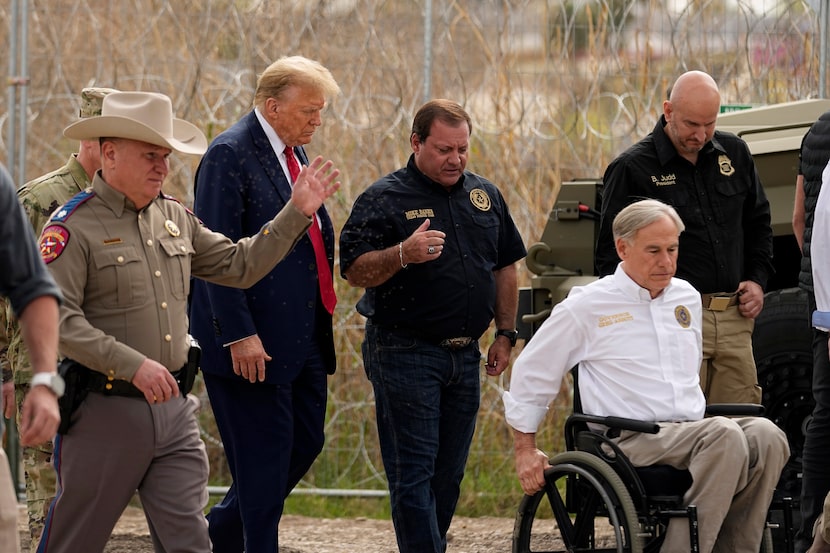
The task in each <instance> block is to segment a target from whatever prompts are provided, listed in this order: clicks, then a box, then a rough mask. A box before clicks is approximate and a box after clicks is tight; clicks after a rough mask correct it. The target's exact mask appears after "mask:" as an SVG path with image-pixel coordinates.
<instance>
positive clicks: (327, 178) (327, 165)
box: [291, 156, 340, 217]
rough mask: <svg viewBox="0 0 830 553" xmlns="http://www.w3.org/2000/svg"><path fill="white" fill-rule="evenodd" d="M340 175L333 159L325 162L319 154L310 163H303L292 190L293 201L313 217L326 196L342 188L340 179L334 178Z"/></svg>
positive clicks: (302, 210) (304, 212)
mask: <svg viewBox="0 0 830 553" xmlns="http://www.w3.org/2000/svg"><path fill="white" fill-rule="evenodd" d="M338 175H340V170H339V169H336V168H335V167H334V163H333V162H332V161H331V160H328V161H326V162H323V157H322V156H317V157H316V158H315V159H314V161H312V162H311V163H310V164H309V165H307V166H306V165H303V166H302V168H301V169H300V174H299V175H298V176H297V181H296V182H295V183H294V189H293V191H292V192H291V201H292V202H293V203H294V205H295V206H296V207H297V209H299V210H300V211H301V212H302V213H303V214H305V215H306V216H308V217H311V215H312V214H314V212H316V211H317V210H318V209H320V206H321V205H323V202H324V201H325V200H326V198H328V197H329V196H331V195H332V194H334V193H335V192H337V190H338V189H339V188H340V181H335V180H334V179H336V178H337V177H338Z"/></svg>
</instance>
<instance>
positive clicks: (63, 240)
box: [40, 225, 69, 265]
mask: <svg viewBox="0 0 830 553" xmlns="http://www.w3.org/2000/svg"><path fill="white" fill-rule="evenodd" d="M68 243H69V230H67V228H66V227H63V226H61V225H49V226H47V227H46V228H45V229H43V232H42V233H41V234H40V257H41V258H43V262H44V263H46V264H47V265H48V264H49V263H51V262H52V261H54V260H56V259H57V258H58V257H60V255H61V253H63V250H64V249H65V248H66V244H68Z"/></svg>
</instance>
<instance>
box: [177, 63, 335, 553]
mask: <svg viewBox="0 0 830 553" xmlns="http://www.w3.org/2000/svg"><path fill="white" fill-rule="evenodd" d="M339 92H340V88H339V86H338V85H337V83H336V81H335V80H334V78H333V77H332V75H331V73H330V72H329V71H328V70H327V69H326V68H325V67H323V66H322V65H320V64H319V63H317V62H315V61H312V60H309V59H306V58H304V57H301V56H292V57H284V58H280V59H279V60H277V61H276V62H274V63H273V64H271V65H270V66H269V67H268V68H267V69H266V70H265V72H264V73H263V74H262V75H261V76H260V77H259V79H258V81H257V88H256V93H255V97H254V109H253V111H251V112H250V113H248V114H247V115H245V116H244V117H243V118H242V119H241V120H239V121H238V122H237V123H236V124H234V125H233V126H232V127H231V128H229V129H228V130H226V131H225V132H223V133H221V134H220V135H219V136H217V137H216V139H214V141H213V142H212V143H211V145H210V147H209V148H208V150H207V153H205V155H204V157H203V158H202V161H201V163H200V165H199V168H198V170H197V173H196V194H195V195H196V198H195V211H196V214H197V215H198V216H199V217H200V218H201V219H202V221H204V223H205V224H206V225H207V226H208V227H209V228H211V229H213V230H216V231H219V232H222V233H224V234H226V235H227V236H229V237H231V238H232V239H234V240H237V239H239V238H241V237H243V236H249V235H252V234H256V233H257V231H259V229H260V228H261V227H262V225H263V224H264V223H266V222H267V221H269V220H270V219H271V218H272V217H273V216H274V214H275V213H277V212H278V211H279V210H280V209H282V208H283V206H284V205H285V204H286V203H287V202H288V199H289V198H290V197H291V186H292V182H293V179H292V175H294V174H295V171H299V166H298V162H297V161H298V160H299V163H300V164H303V165H307V164H308V158H307V157H306V153H305V151H304V149H303V146H304V145H305V144H308V143H309V142H310V141H311V137H312V136H313V134H314V131H315V130H316V129H317V127H319V126H320V124H321V117H320V114H321V111H322V109H323V107H324V106H325V104H326V100H327V99H330V98H331V97H333V96H335V95H336V94H338V93H339ZM315 234H316V236H315ZM314 242H316V245H315V243H314ZM333 259H334V231H333V228H332V223H331V219H330V218H329V216H328V214H327V213H326V210H325V208H323V207H321V208H320V210H319V211H318V212H317V217H316V218H315V220H314V222H313V223H312V225H311V228H310V229H309V232H308V234H307V235H306V236H305V237H304V238H302V239H301V240H300V242H299V243H298V244H297V246H296V247H295V248H294V251H292V252H291V253H290V254H289V255H288V256H287V257H286V258H285V260H284V261H283V262H282V263H280V264H279V265H277V267H276V268H275V269H274V270H273V271H271V273H269V274H268V275H267V276H266V277H265V278H263V279H262V280H261V281H259V282H258V283H257V284H256V285H254V286H253V287H251V288H249V289H247V290H237V289H232V288H227V287H223V286H217V285H213V284H206V283H202V282H201V281H196V282H195V284H194V287H193V296H192V307H191V319H190V322H191V334H193V336H194V337H195V338H196V339H197V340H199V342H200V344H201V346H202V351H203V356H202V371H203V373H204V380H205V386H206V388H207V392H208V396H209V398H210V403H211V407H212V409H213V413H214V416H215V418H216V424H217V427H218V429H219V434H220V436H221V438H222V442H223V444H224V448H225V455H226V457H227V460H228V466H229V468H230V472H231V476H232V477H233V484H232V485H231V488H230V490H229V491H228V493H227V495H226V496H225V497H224V499H223V500H222V501H221V502H220V503H218V504H217V505H216V506H214V507H213V508H212V509H211V511H210V513H208V516H207V518H208V522H209V525H210V537H211V540H212V541H213V548H214V549H213V551H214V552H215V553H242V551H243V550H244V551H245V552H246V553H276V552H277V550H278V537H277V527H278V525H279V520H280V517H281V515H282V510H283V505H284V501H285V498H286V497H287V496H288V494H289V492H290V491H291V490H292V489H293V488H294V486H295V485H296V484H297V483H298V482H299V481H300V479H301V478H302V477H303V475H304V474H305V473H306V472H307V471H308V469H309V467H311V464H312V462H313V461H314V459H315V458H316V457H317V455H318V454H319V453H320V451H321V450H322V448H323V441H324V436H323V424H324V417H325V410H326V375H327V374H332V373H333V372H334V369H335V352H334V340H333V336H332V310H333V309H334V301H335V298H334V290H333V287H332V276H331V275H332V266H333ZM318 260H319V262H318Z"/></svg>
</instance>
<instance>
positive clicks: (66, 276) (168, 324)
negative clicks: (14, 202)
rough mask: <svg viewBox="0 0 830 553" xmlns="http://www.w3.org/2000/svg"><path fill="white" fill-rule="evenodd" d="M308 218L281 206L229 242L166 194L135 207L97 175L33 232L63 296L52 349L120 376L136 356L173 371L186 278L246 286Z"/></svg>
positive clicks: (181, 343) (129, 371) (185, 344)
mask: <svg viewBox="0 0 830 553" xmlns="http://www.w3.org/2000/svg"><path fill="white" fill-rule="evenodd" d="M278 221H279V224H277V222H278ZM310 221H311V219H310V218H308V217H306V216H305V215H303V214H302V213H301V212H300V211H298V210H297V209H296V208H295V207H294V206H293V204H289V205H288V206H287V207H286V209H283V210H282V211H281V212H280V213H279V214H278V215H277V217H276V218H275V219H274V220H273V221H271V222H270V223H269V224H267V225H265V226H264V227H263V228H262V230H261V231H260V232H259V233H257V234H256V235H255V236H253V237H250V238H243V239H241V240H239V242H237V243H233V242H232V241H231V240H230V239H229V238H227V237H226V236H224V235H222V234H220V233H216V232H213V231H211V230H210V229H208V228H206V227H205V226H204V225H202V223H201V222H200V221H199V219H198V218H197V217H196V216H195V215H194V214H193V213H192V212H190V211H189V210H187V209H186V208H185V207H184V206H183V205H181V204H180V203H179V202H178V201H176V200H174V199H172V198H169V197H167V196H163V195H161V196H159V197H158V198H156V199H154V200H153V201H152V202H151V203H150V204H149V205H148V206H146V207H145V208H144V209H141V210H137V209H136V207H135V205H134V204H133V203H132V202H131V201H129V200H128V199H127V198H126V197H125V196H124V195H123V194H122V193H121V192H118V191H117V190H115V189H113V188H111V187H110V186H109V185H108V184H107V183H106V182H105V181H104V180H103V179H102V178H101V174H100V172H99V173H98V174H96V176H95V178H94V180H93V183H92V187H91V188H90V189H87V190H85V191H83V192H81V193H80V194H78V195H77V196H75V197H74V198H72V199H71V200H70V201H69V202H68V203H67V204H66V205H64V206H63V207H62V208H60V209H59V210H58V211H56V212H55V215H54V216H53V217H52V220H51V221H50V222H49V223H48V224H47V225H46V227H44V229H43V232H42V234H41V238H40V249H41V256H42V257H43V259H44V261H45V262H46V263H47V265H48V266H49V269H51V271H52V274H53V276H54V277H55V280H56V281H57V282H58V284H59V286H60V288H61V290H62V291H63V293H64V296H65V298H66V301H65V303H64V305H63V306H62V307H61V320H60V325H61V327H60V351H61V354H62V355H64V356H66V357H70V358H72V359H74V360H75V361H78V362H79V363H81V364H83V365H85V366H87V367H89V368H90V369H93V370H97V371H99V372H102V373H104V374H108V375H111V376H114V377H115V378H119V379H124V380H127V381H130V380H132V377H133V375H134V374H135V371H136V370H138V367H139V366H140V365H141V363H142V362H143V360H144V359H145V358H146V357H149V358H151V359H154V360H155V361H158V362H159V363H161V364H162V365H164V366H166V367H167V368H168V369H169V370H170V371H177V370H179V369H180V368H181V367H182V366H183V365H184V363H185V361H186V359H187V352H188V349H189V345H190V344H189V340H188V338H187V329H188V321H187V297H188V293H189V291H190V277H191V276H194V277H197V278H202V279H205V280H208V281H210V282H215V283H217V284H223V285H226V286H235V287H241V288H245V287H249V286H251V285H253V284H254V283H255V282H256V281H258V280H259V279H260V278H262V277H263V276H264V275H265V274H267V273H268V271H270V270H271V269H272V268H273V266H274V265H275V264H276V262H277V260H279V259H282V257H284V256H285V255H286V254H287V253H288V252H289V251H290V250H291V248H293V247H294V245H295V244H296V241H297V240H298V239H299V237H300V236H302V233H303V232H304V230H305V229H306V228H308V225H309V223H310Z"/></svg>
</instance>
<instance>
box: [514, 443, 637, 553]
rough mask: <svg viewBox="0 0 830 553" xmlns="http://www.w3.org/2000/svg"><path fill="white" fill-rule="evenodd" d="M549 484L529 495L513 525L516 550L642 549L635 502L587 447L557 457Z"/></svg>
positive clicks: (547, 476) (624, 551) (628, 552)
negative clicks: (587, 450)
mask: <svg viewBox="0 0 830 553" xmlns="http://www.w3.org/2000/svg"><path fill="white" fill-rule="evenodd" d="M550 463H551V466H550V467H548V468H547V469H546V470H545V482H546V483H545V488H544V489H543V490H541V491H539V492H538V493H536V494H534V495H525V496H524V498H523V499H522V502H521V504H520V505H519V510H518V512H517V513H516V523H515V525H514V527H513V553H532V552H534V551H545V552H548V553H556V552H565V551H616V552H617V553H641V552H642V551H643V544H642V539H641V536H640V524H639V521H638V518H637V512H636V509H635V507H634V502H633V501H632V500H631V496H630V495H629V493H628V490H627V489H626V487H625V484H623V482H622V480H620V477H619V476H618V475H617V473H616V472H614V469H613V468H611V467H610V466H609V465H608V464H607V463H606V462H605V461H603V460H602V459H600V458H598V457H596V456H594V455H591V454H590V453H585V452H583V451H566V452H564V453H560V454H558V455H556V456H555V457H553V459H551V461H550Z"/></svg>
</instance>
